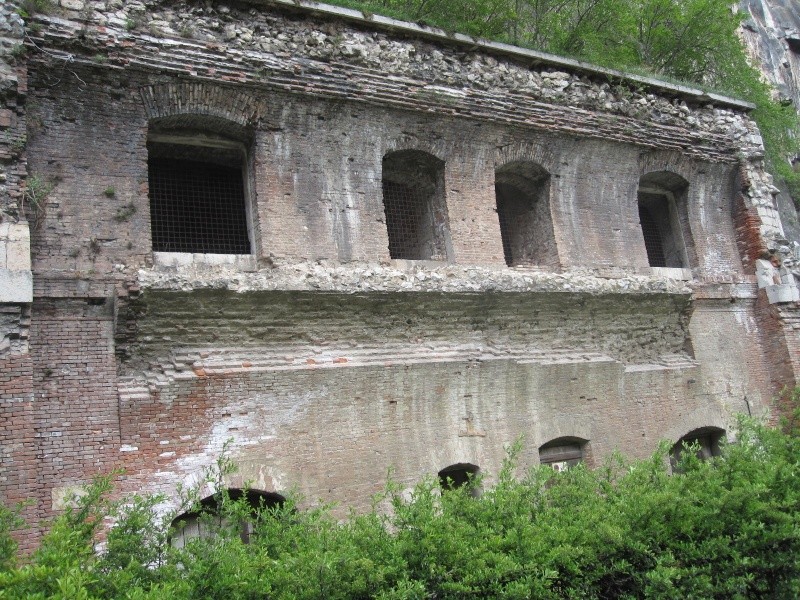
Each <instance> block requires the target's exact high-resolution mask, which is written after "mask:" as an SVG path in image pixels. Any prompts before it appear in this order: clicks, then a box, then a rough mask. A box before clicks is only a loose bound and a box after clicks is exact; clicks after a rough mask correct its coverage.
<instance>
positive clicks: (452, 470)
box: [439, 463, 480, 495]
mask: <svg viewBox="0 0 800 600" xmlns="http://www.w3.org/2000/svg"><path fill="white" fill-rule="evenodd" d="M479 471H480V469H479V468H478V467H477V466H476V465H471V464H469V463H458V464H455V465H450V466H449V467H445V468H444V469H442V470H441V471H439V485H440V486H441V487H442V489H443V490H456V489H458V488H462V487H465V486H467V485H472V484H473V482H474V479H475V477H476V476H477V475H478V472H479ZM472 492H473V494H474V495H477V489H476V488H474V487H473V489H472Z"/></svg>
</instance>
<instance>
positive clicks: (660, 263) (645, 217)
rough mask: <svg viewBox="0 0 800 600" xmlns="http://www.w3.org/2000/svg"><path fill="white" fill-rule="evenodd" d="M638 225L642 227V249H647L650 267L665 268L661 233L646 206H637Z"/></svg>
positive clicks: (665, 262) (665, 261)
mask: <svg viewBox="0 0 800 600" xmlns="http://www.w3.org/2000/svg"><path fill="white" fill-rule="evenodd" d="M639 223H641V225H642V234H644V247H645V248H646V249H647V260H648V261H649V262H650V266H651V267H666V266H667V260H666V258H665V257H664V242H663V240H662V239H661V231H660V230H659V228H658V223H657V222H656V220H655V219H654V218H653V214H652V213H651V212H650V211H649V210H648V209H647V207H646V206H643V205H642V204H639Z"/></svg>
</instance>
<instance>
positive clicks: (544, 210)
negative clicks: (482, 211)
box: [494, 162, 558, 267]
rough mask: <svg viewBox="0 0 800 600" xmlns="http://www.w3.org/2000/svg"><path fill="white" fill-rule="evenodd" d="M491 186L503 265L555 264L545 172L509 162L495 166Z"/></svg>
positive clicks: (555, 255)
mask: <svg viewBox="0 0 800 600" xmlns="http://www.w3.org/2000/svg"><path fill="white" fill-rule="evenodd" d="M494 189H495V199H496V202H497V218H498V220H499V221H500V235H501V238H502V242H503V257H504V258H505V261H506V264H507V265H508V266H509V267H511V266H516V265H542V266H553V267H555V266H558V253H557V250H556V243H555V235H554V233H553V221H552V217H551V215H550V201H549V189H550V176H549V175H548V173H547V171H545V170H544V169H543V168H542V167H540V166H539V165H537V164H535V163H532V162H512V163H508V164H506V165H503V166H502V167H500V168H499V169H497V171H496V173H495V188H494Z"/></svg>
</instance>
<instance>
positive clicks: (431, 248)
mask: <svg viewBox="0 0 800 600" xmlns="http://www.w3.org/2000/svg"><path fill="white" fill-rule="evenodd" d="M383 209H384V213H385V215H386V230H387V233H388V235H389V256H390V257H391V258H396V259H406V260H446V259H447V256H448V245H449V236H450V232H449V224H448V219H447V205H446V203H445V193H444V162H443V161H441V160H439V159H438V158H436V157H435V156H432V155H430V154H427V153H425V152H421V151H417V150H401V151H399V152H390V153H389V154H387V155H386V156H384V158H383Z"/></svg>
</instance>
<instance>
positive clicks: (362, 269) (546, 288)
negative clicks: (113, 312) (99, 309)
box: [138, 255, 691, 296]
mask: <svg viewBox="0 0 800 600" xmlns="http://www.w3.org/2000/svg"><path fill="white" fill-rule="evenodd" d="M191 256H192V255H187V257H191ZM184 262H185V263H186V264H173V265H172V266H170V267H169V268H163V267H155V268H153V269H142V270H140V271H139V274H138V282H139V285H140V286H141V288H142V289H143V290H146V289H153V290H165V291H184V292H187V291H193V290H229V291H233V292H239V293H246V292H259V291H318V292H334V293H344V294H352V293H363V292H399V293H403V292H445V293H484V292H497V293H506V292H509V293H516V292H565V293H585V294H591V295H598V296H600V295H607V294H659V293H660V294H664V293H666V294H676V295H689V294H691V290H690V288H689V287H688V286H687V282H685V281H683V280H681V279H676V278H672V277H666V276H665V277H660V276H658V275H657V274H653V275H650V276H648V275H633V274H629V275H621V276H618V277H614V278H606V277H602V276H598V275H595V274H591V273H587V272H586V270H584V269H581V270H576V271H565V272H553V271H539V270H533V269H516V268H506V267H492V266H473V265H440V264H437V263H432V262H431V261H392V263H391V264H390V265H386V264H382V263H348V264H333V263H326V262H324V261H320V262H303V263H293V264H288V265H282V266H279V267H275V268H271V269H261V270H258V271H254V272H248V271H241V270H237V269H236V268H235V261H234V262H232V263H226V262H224V261H222V262H218V263H217V264H215V265H213V266H211V265H209V264H208V263H199V262H195V261H193V260H189V258H186V260H185V261H184Z"/></svg>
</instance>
